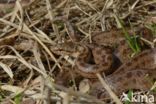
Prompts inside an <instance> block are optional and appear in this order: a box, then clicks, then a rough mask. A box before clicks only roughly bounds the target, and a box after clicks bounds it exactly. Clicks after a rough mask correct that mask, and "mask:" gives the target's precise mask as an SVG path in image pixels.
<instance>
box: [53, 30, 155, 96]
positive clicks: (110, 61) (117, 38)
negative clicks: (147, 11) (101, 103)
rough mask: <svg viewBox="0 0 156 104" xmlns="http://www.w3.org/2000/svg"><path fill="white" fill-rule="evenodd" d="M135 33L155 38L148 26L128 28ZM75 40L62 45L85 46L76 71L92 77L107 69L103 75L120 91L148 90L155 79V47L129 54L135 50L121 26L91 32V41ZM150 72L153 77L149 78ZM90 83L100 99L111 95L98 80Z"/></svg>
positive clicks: (112, 87) (69, 49) (76, 65)
mask: <svg viewBox="0 0 156 104" xmlns="http://www.w3.org/2000/svg"><path fill="white" fill-rule="evenodd" d="M133 33H135V34H139V36H140V37H143V38H145V39H147V40H149V41H152V39H153V38H154V37H152V35H151V34H152V33H151V31H150V30H149V29H147V28H141V29H137V30H135V31H132V30H128V34H129V35H130V36H133ZM139 39H140V38H139ZM139 42H140V46H144V43H142V42H141V41H140V40H139ZM73 44H74V43H68V44H66V45H67V46H68V48H67V47H66V46H64V45H60V46H61V47H62V46H63V48H64V49H65V50H66V51H67V50H68V51H69V52H72V50H73V51H76V50H78V49H79V48H75V47H83V48H81V52H80V54H79V55H78V57H77V59H76V61H75V72H77V73H78V74H80V75H82V76H83V77H84V78H89V79H92V78H96V73H104V74H105V75H106V77H105V78H104V79H105V80H106V81H107V82H108V83H107V84H108V85H109V86H110V87H111V89H112V90H113V91H114V92H115V94H117V95H120V94H122V93H123V92H125V91H128V90H129V89H138V90H148V89H150V87H151V86H152V81H154V80H155V79H156V76H155V75H156V48H148V49H143V50H142V51H141V52H140V53H138V54H137V55H134V57H129V56H130V54H132V53H133V51H132V49H131V48H130V47H129V44H128V43H127V40H126V38H125V37H124V33H123V32H122V30H121V29H117V30H112V31H105V32H97V33H95V34H92V43H87V44H86V43H82V44H81V45H80V46H79V45H77V44H76V46H75V47H74V45H73ZM71 46H72V47H71ZM65 47H66V48H65ZM55 48H56V46H55ZM57 48H58V47H57ZM57 53H58V52H57ZM147 75H148V76H149V78H150V80H147V79H149V78H147ZM91 86H92V89H91V91H90V94H91V95H94V96H96V97H97V98H99V99H105V98H108V97H109V94H108V93H107V91H105V90H104V88H103V87H102V85H101V83H100V82H99V81H97V82H94V83H93V84H92V85H91Z"/></svg>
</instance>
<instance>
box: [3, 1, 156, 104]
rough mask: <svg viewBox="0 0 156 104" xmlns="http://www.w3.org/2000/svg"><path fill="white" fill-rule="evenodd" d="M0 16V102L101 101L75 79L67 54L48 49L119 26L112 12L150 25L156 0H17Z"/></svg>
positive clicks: (154, 17)
mask: <svg viewBox="0 0 156 104" xmlns="http://www.w3.org/2000/svg"><path fill="white" fill-rule="evenodd" d="M5 9H7V8H5ZM9 11H10V10H9ZM0 12H1V11H0ZM4 14H5V15H2V14H0V16H1V15H2V16H1V18H0V34H1V35H0V67H1V68H0V81H1V84H0V86H1V90H0V101H1V102H2V104H28V103H29V104H42V103H43V104H55V103H56V104H61V103H63V104H68V103H71V104H91V103H93V104H95V103H96V104H105V103H104V102H103V101H101V100H99V99H97V98H96V97H95V96H91V95H88V94H87V93H86V92H87V91H88V90H89V89H90V85H89V82H85V83H84V82H80V81H81V79H82V77H80V78H79V77H78V79H75V76H77V75H75V74H74V73H73V72H72V71H69V70H72V69H73V64H74V61H73V58H72V57H69V56H68V54H71V52H67V53H66V54H67V55H60V54H59V55H58V54H57V53H55V51H53V50H54V48H57V47H56V45H58V43H62V42H77V41H79V40H77V38H75V37H79V38H81V40H80V42H84V41H88V40H89V41H91V35H90V34H91V33H95V32H98V31H107V30H111V29H113V28H121V25H120V24H119V21H118V19H117V16H118V17H120V19H122V20H123V21H124V26H125V27H130V26H132V27H133V28H138V27H144V26H148V27H150V26H152V25H153V23H156V1H155V0H32V1H31V2H30V3H29V4H28V5H26V6H25V7H22V6H21V4H20V2H19V0H17V2H16V5H15V7H14V8H13V9H12V10H11V12H8V13H4ZM152 29H153V30H154V27H152ZM155 29H156V26H155ZM153 42H155V40H154V41H152V42H149V43H151V44H152V43H153ZM73 48H74V47H73ZM77 54H78V53H74V55H75V56H77ZM98 77H99V79H101V76H100V75H98ZM101 82H102V84H103V86H105V83H104V82H103V80H101ZM79 83H81V84H82V86H83V87H82V88H81V87H80V88H78V85H79ZM63 85H64V86H63ZM154 86H155V85H154ZM78 89H79V90H80V92H79V91H77V90H78ZM107 89H108V90H109V87H108V88H107ZM81 90H82V91H81ZM111 95H112V96H111V97H113V98H114V99H115V101H116V102H118V103H120V101H118V100H119V99H118V98H116V97H117V96H115V95H114V94H111Z"/></svg>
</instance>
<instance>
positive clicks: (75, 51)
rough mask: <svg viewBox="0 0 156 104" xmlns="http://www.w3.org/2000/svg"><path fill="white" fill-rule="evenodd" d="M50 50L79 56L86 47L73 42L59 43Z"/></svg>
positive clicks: (58, 53)
mask: <svg viewBox="0 0 156 104" xmlns="http://www.w3.org/2000/svg"><path fill="white" fill-rule="evenodd" d="M50 50H51V51H52V52H53V53H55V54H57V55H69V56H74V57H77V56H78V55H79V54H80V53H81V52H82V51H83V50H84V48H83V47H82V46H81V45H79V44H76V43H73V42H64V43H58V44H55V45H53V46H51V47H50Z"/></svg>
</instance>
